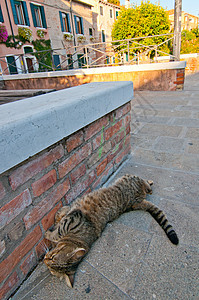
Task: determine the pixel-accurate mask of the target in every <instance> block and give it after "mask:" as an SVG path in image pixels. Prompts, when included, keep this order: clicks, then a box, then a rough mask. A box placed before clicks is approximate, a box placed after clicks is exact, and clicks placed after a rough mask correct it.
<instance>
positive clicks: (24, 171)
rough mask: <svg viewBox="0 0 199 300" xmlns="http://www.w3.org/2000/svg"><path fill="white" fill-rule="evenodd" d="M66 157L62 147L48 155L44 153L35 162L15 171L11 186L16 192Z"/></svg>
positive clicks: (10, 177)
mask: <svg viewBox="0 0 199 300" xmlns="http://www.w3.org/2000/svg"><path fill="white" fill-rule="evenodd" d="M63 155H64V148H63V146H62V145H59V146H57V147H56V148H54V149H52V150H50V151H49V152H47V153H44V154H43V155H41V156H38V157H37V158H36V159H34V160H33V161H30V162H29V163H27V164H25V165H23V166H21V167H19V168H18V169H16V170H15V171H13V172H12V173H11V174H10V176H9V180H10V185H11V187H12V189H13V190H16V189H17V187H18V186H20V185H22V184H23V183H25V182H26V181H28V180H29V179H30V178H32V177H33V176H35V175H36V174H38V173H39V172H41V171H42V170H44V169H45V168H47V167H48V166H50V165H51V164H52V163H53V162H55V161H56V160H58V159H59V158H61V157H62V156H63Z"/></svg>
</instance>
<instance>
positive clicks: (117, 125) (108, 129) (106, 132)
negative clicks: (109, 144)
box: [105, 120, 122, 141]
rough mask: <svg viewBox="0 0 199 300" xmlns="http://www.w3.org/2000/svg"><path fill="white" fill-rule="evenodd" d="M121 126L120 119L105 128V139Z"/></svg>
mask: <svg viewBox="0 0 199 300" xmlns="http://www.w3.org/2000/svg"><path fill="white" fill-rule="evenodd" d="M121 128H122V120H120V121H118V122H117V123H115V124H114V125H113V126H111V127H109V128H107V129H106V130H105V140H106V141H107V140H109V139H110V138H111V137H112V136H113V135H114V134H115V133H116V132H118V131H119V130H120V129H121Z"/></svg>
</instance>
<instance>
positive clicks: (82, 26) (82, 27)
mask: <svg viewBox="0 0 199 300" xmlns="http://www.w3.org/2000/svg"><path fill="white" fill-rule="evenodd" d="M80 20H81V29H82V34H84V25H83V18H82V17H80Z"/></svg>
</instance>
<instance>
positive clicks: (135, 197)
mask: <svg viewBox="0 0 199 300" xmlns="http://www.w3.org/2000/svg"><path fill="white" fill-rule="evenodd" d="M152 184H153V182H152V181H149V180H148V181H145V180H143V179H141V178H139V177H137V176H133V175H125V176H123V177H121V178H120V179H118V180H117V181H116V182H115V184H114V185H113V186H110V187H108V188H101V189H99V190H97V191H94V192H92V193H90V194H87V195H86V196H84V197H82V198H79V199H77V200H76V201H74V202H73V203H72V205H71V207H68V206H65V207H62V208H61V210H59V211H58V213H57V214H56V216H55V226H54V228H53V230H52V231H50V230H48V231H46V233H45V237H46V239H48V240H50V241H52V242H54V243H55V245H56V246H55V248H54V249H52V250H51V251H49V252H48V253H47V254H46V255H45V258H44V262H45V264H46V265H47V266H48V268H49V270H50V271H51V273H52V274H53V275H56V276H57V277H60V278H63V277H64V278H65V280H66V283H67V285H68V286H69V287H72V286H73V283H74V275H75V272H76V269H77V267H78V264H79V263H80V261H81V260H82V258H83V257H84V256H85V255H86V254H87V253H88V251H89V250H90V248H91V245H92V244H93V243H94V242H95V241H96V239H97V238H98V237H99V236H100V235H101V233H102V231H103V229H104V228H105V226H106V224H107V223H108V222H111V221H113V220H114V219H116V218H118V217H119V216H120V215H121V214H122V213H124V212H127V211H130V210H144V211H147V212H149V213H150V214H151V215H152V217H153V218H154V219H155V220H156V221H157V222H158V224H159V225H160V226H161V227H162V228H163V230H164V231H165V233H166V235H167V236H168V238H169V239H170V241H171V242H172V243H173V244H175V245H177V244H178V237H177V235H176V233H175V231H174V229H173V227H172V226H171V225H170V224H169V223H168V220H167V218H166V216H165V214H164V213H163V212H162V211H161V210H160V209H159V208H158V207H156V206H155V205H154V204H152V203H151V202H149V201H147V200H146V194H152V189H151V185H152Z"/></svg>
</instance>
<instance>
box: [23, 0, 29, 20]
mask: <svg viewBox="0 0 199 300" xmlns="http://www.w3.org/2000/svg"><path fill="white" fill-rule="evenodd" d="M22 6H23V11H24V16H25V22H26V25H27V26H30V21H29V17H28V11H27V6H26V2H25V1H22Z"/></svg>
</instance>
